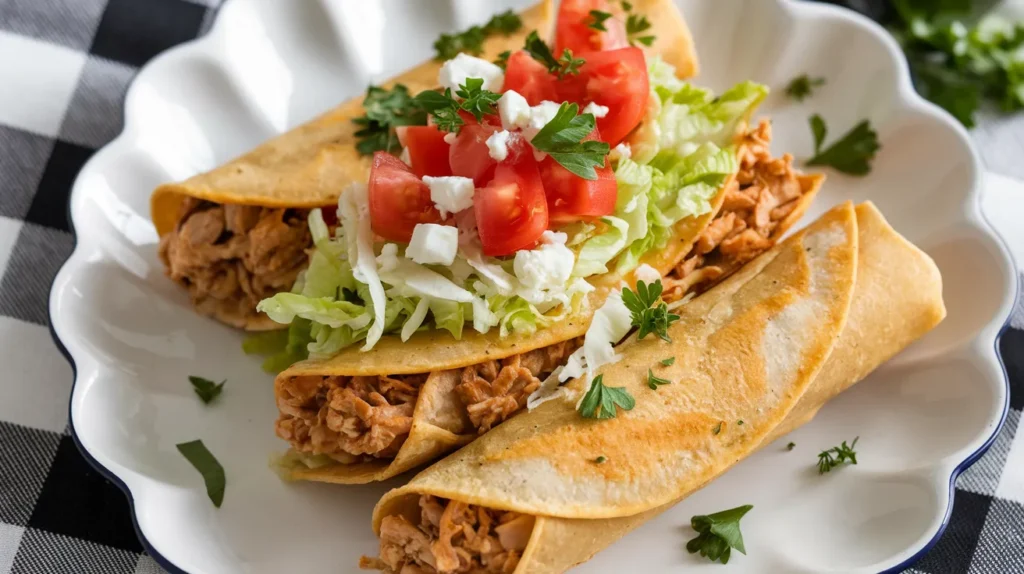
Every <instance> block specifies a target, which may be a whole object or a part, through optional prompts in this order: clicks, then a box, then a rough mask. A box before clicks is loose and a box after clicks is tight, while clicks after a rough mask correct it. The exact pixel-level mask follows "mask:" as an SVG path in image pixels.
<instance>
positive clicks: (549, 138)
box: [530, 102, 611, 181]
mask: <svg viewBox="0 0 1024 574" xmlns="http://www.w3.org/2000/svg"><path fill="white" fill-rule="evenodd" d="M578 111H579V106H578V105H576V104H573V103H569V102H564V103H563V104H562V105H561V106H559V108H558V112H557V113H555V117H554V118H552V119H551V121H550V122H548V123H547V125H545V126H544V127H543V128H541V130H540V131H539V132H537V135H535V136H533V140H531V141H530V143H531V144H533V147H534V149H536V150H537V151H542V152H544V153H546V154H548V155H549V156H551V159H553V160H555V161H556V162H558V163H559V165H561V166H562V167H564V168H565V169H567V170H569V171H571V172H572V173H574V174H576V175H578V176H580V177H582V178H583V179H587V180H590V181H594V180H596V179H597V170H596V169H595V168H596V167H598V166H600V167H604V165H605V163H606V161H607V156H608V152H609V151H611V149H610V148H609V146H608V144H607V143H605V142H602V141H593V140H590V141H582V140H583V138H585V137H587V136H588V135H590V133H591V132H593V131H594V127H595V126H596V125H597V120H596V119H595V118H594V114H581V115H576V113H577V112H578Z"/></svg>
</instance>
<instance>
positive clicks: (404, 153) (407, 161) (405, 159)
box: [398, 147, 412, 167]
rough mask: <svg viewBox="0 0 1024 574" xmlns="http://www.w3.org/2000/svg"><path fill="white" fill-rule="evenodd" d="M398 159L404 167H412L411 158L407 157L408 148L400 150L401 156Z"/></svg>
mask: <svg viewBox="0 0 1024 574" xmlns="http://www.w3.org/2000/svg"><path fill="white" fill-rule="evenodd" d="M398 159H400V160H402V161H403V162H405V165H407V166H409V167H412V156H410V155H409V148H407V147H403V148H402V155H400V156H398Z"/></svg>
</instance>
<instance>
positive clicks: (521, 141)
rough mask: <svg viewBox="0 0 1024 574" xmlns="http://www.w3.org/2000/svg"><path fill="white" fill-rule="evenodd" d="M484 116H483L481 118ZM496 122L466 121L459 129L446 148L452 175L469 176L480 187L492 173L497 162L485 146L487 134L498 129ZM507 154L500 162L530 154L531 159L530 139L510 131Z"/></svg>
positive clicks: (488, 135) (516, 160)
mask: <svg viewBox="0 0 1024 574" xmlns="http://www.w3.org/2000/svg"><path fill="white" fill-rule="evenodd" d="M484 119H485V120H486V119H487V118H486V117H485V118H484ZM500 130H501V128H500V127H499V126H492V125H480V124H476V123H467V124H466V125H464V126H462V129H460V130H459V135H458V136H456V138H455V143H453V144H452V145H451V148H450V149H449V152H448V163H449V165H450V166H451V170H452V173H453V174H454V175H460V176H462V177H468V178H471V179H472V180H473V182H474V183H476V185H477V187H482V186H483V185H484V184H485V183H487V182H488V181H490V179H491V177H492V176H493V175H494V167H495V166H496V165H498V162H497V161H496V160H495V159H494V158H492V157H491V151H490V149H488V147H487V138H489V137H491V134H493V133H494V132H497V131H500ZM506 147H507V148H508V155H507V157H506V158H505V159H504V160H503V161H502V163H518V162H519V161H520V158H521V157H525V156H527V155H528V156H529V157H530V160H531V161H532V160H533V152H532V150H531V148H530V145H529V143H528V142H527V141H526V139H525V138H524V137H523V136H522V134H520V133H519V132H512V133H511V134H509V139H508V143H507V144H506Z"/></svg>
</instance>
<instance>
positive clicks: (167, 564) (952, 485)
mask: <svg viewBox="0 0 1024 574" xmlns="http://www.w3.org/2000/svg"><path fill="white" fill-rule="evenodd" d="M784 3H785V2H784ZM816 5H817V6H818V7H819V8H821V9H825V10H837V11H841V12H844V13H846V14H847V15H853V17H854V18H855V19H857V20H860V21H861V23H864V24H867V25H868V26H869V27H879V24H878V23H877V22H875V21H874V20H871V19H870V18H868V17H867V16H864V15H863V14H860V13H859V12H856V11H854V10H849V9H844V8H840V7H837V6H834V5H829V4H816ZM218 12H219V9H218ZM211 29H212V27H211ZM201 38H202V37H199V38H195V39H193V40H190V41H188V42H183V43H182V44H179V45H178V46H175V47H173V48H171V49H169V50H167V51H168V52H169V51H173V50H176V49H179V48H183V47H185V46H188V45H190V44H192V43H194V42H196V41H198V40H200V39H201ZM165 53H166V52H165ZM900 63H901V65H902V66H903V67H905V68H906V67H909V65H908V64H907V61H906V58H905V57H903V55H902V53H901V55H900ZM148 65H149V64H148V63H147V64H146V66H148ZM146 66H143V67H146ZM141 71H142V69H141V68H140V70H139V72H137V73H136V74H135V77H133V78H132V79H131V81H130V82H129V85H128V87H127V89H126V91H125V93H126V94H127V93H128V92H129V91H130V90H131V88H132V85H133V84H134V83H135V80H136V79H137V78H138V77H139V74H140V73H141ZM915 94H916V92H915ZM917 97H918V98H920V99H921V100H922V101H924V102H925V103H928V104H930V102H927V100H924V98H922V97H921V96H920V95H917ZM931 105H932V106H933V107H936V109H938V108H937V106H934V104H931ZM940 113H942V114H943V115H947V116H948V113H947V112H945V111H944V110H940ZM122 115H123V114H122ZM115 139H116V138H115ZM972 145H973V144H972ZM97 151H99V150H97ZM975 157H977V159H979V160H980V157H978V156H977V153H976V152H975ZM90 161H91V158H90ZM86 165H88V162H86ZM978 166H979V167H981V162H980V161H979V162H978ZM84 168H85V166H83V167H82V169H84ZM982 169H983V168H982ZM982 178H983V175H982V174H981V173H979V174H978V176H977V178H976V182H975V184H976V185H980V184H981V182H982ZM75 183H77V175H76V178H75ZM72 189H74V184H72ZM977 201H978V202H979V205H978V212H979V215H980V217H981V219H982V221H983V223H984V225H985V227H987V228H988V230H989V231H991V232H992V236H993V237H994V238H995V240H996V241H997V242H998V243H999V244H1000V245H1001V246H1002V247H1003V250H1004V251H1005V252H1006V253H1007V254H1008V253H1009V251H1008V250H1007V249H1006V245H1005V240H1004V239H1003V237H1002V236H1001V235H1000V234H999V233H998V232H996V230H995V228H994V227H993V226H992V224H991V223H990V222H989V221H988V219H987V218H986V217H985V215H984V213H983V212H982V211H981V206H980V194H979V196H978V199H977ZM65 217H67V220H68V226H69V229H70V231H71V235H72V238H73V239H74V247H75V248H77V247H78V234H77V232H76V230H75V222H74V220H73V219H72V217H71V197H69V198H68V203H67V205H66V206H65ZM73 253H74V249H73V250H72V254H73ZM61 268H63V264H62V265H61ZM1010 271H1011V273H1012V274H1013V275H1014V288H1013V290H1014V295H1013V305H1011V307H1010V308H1011V310H1012V309H1013V307H1014V306H1016V303H1017V302H1018V300H1019V298H1020V296H1021V292H1020V291H1021V289H1020V278H1019V277H1020V276H1019V272H1018V270H1017V268H1016V261H1014V260H1013V259H1012V257H1011V258H1010ZM59 273H60V270H58V272H57V274H59ZM57 274H55V275H54V281H52V282H51V283H50V289H49V291H48V293H51V294H52V292H53V283H54V282H55V281H56V275H57ZM50 312H51V309H50V304H49V298H48V299H47V305H46V319H47V328H48V330H49V331H50V337H51V338H52V339H53V342H54V344H55V345H56V346H57V349H58V350H59V351H60V353H61V354H62V355H64V358H65V359H66V360H67V361H68V364H70V365H71V371H72V377H73V378H72V381H71V396H70V397H69V398H68V430H69V432H70V434H71V438H72V440H73V441H74V443H75V447H77V448H78V452H79V453H81V454H82V457H83V458H84V459H85V460H86V461H87V462H88V463H89V465H90V466H92V467H93V468H94V469H96V471H97V472H99V473H100V474H102V475H103V476H104V477H105V478H106V479H107V480H109V481H110V482H112V483H114V484H115V485H116V486H117V487H118V488H119V489H121V491H122V492H124V494H125V496H127V497H128V506H129V508H130V510H131V517H132V528H134V529H135V536H136V537H137V538H138V539H139V542H140V543H141V544H142V547H143V549H144V550H145V551H146V554H148V555H149V556H150V558H152V559H153V560H154V561H155V562H156V563H157V564H159V565H160V567H161V568H163V569H165V570H167V571H168V572H170V573H171V574H189V573H188V572H187V571H186V570H184V569H182V568H181V567H179V566H177V565H176V564H174V563H173V562H171V561H170V560H169V559H167V558H166V557H165V556H163V555H162V554H160V553H159V552H158V551H157V550H156V548H155V547H154V546H153V544H152V543H151V542H150V541H149V540H148V539H147V538H146V536H145V535H144V534H143V533H142V529H141V528H139V520H138V514H137V513H136V512H135V499H134V497H133V495H132V491H131V489H130V488H128V485H127V484H125V482H124V481H122V480H121V479H120V477H118V476H117V475H116V474H115V473H114V472H113V471H111V470H110V469H109V468H107V467H105V466H103V465H102V464H101V463H100V462H99V461H98V460H96V459H95V458H94V457H93V456H92V454H90V453H89V451H88V450H87V449H86V448H85V447H84V446H83V445H82V441H81V439H79V438H78V433H77V431H76V430H75V422H74V418H73V417H72V415H71V404H72V400H73V397H74V394H75V386H76V384H77V382H78V366H77V365H76V364H75V360H74V358H73V357H72V356H71V353H69V352H68V350H67V347H65V346H64V342H63V341H61V339H60V337H59V336H58V335H57V332H56V331H55V330H54V328H53V320H52V317H51V315H50ZM1009 328H1010V315H1009V314H1008V315H1007V317H1006V319H1005V320H1004V321H1003V325H1002V327H1000V329H999V332H998V333H997V334H996V336H995V338H994V340H993V352H994V353H995V356H996V361H997V362H998V364H999V367H1000V369H1001V370H1002V373H1003V385H1004V386H1005V387H1006V399H1005V400H1004V402H1003V412H1002V414H1001V415H1000V417H999V422H998V423H997V424H996V426H995V429H993V431H992V434H991V435H990V436H989V437H988V438H987V439H986V440H985V442H984V443H982V445H981V446H980V447H978V449H977V450H975V451H974V452H973V453H971V454H970V455H968V456H967V458H965V459H964V460H963V461H961V462H960V464H958V465H957V466H956V467H955V468H954V469H953V472H952V473H951V474H950V477H949V503H948V504H947V505H946V513H945V516H943V518H942V522H941V523H940V524H939V528H938V530H936V532H935V535H934V536H932V538H931V540H929V541H928V542H927V543H926V544H925V545H924V546H923V547H921V549H920V550H918V551H917V552H916V553H914V555H913V556H910V557H909V558H907V559H906V560H904V561H903V562H901V563H900V564H897V565H896V566H894V567H892V568H889V569H887V570H883V571H881V572H880V573H879V574H890V573H897V572H901V571H903V570H905V569H907V568H909V567H910V566H912V565H913V564H914V563H916V562H917V561H918V560H920V559H921V558H922V557H923V556H924V555H925V554H926V553H927V552H928V551H930V550H931V549H932V548H934V547H935V545H936V544H938V542H939V540H940V539H941V538H942V535H943V534H944V533H945V531H946V528H947V527H948V526H949V523H950V519H951V518H952V515H953V499H954V495H955V491H956V480H957V478H958V477H959V476H960V475H961V474H962V473H963V472H964V471H966V470H967V469H968V468H970V467H971V465H973V464H974V463H975V462H977V460H978V459H979V458H981V457H982V455H984V454H985V452H986V451H988V449H989V448H990V447H991V446H992V444H993V443H994V442H995V440H996V438H997V437H998V436H999V433H1000V432H1001V431H1002V430H1003V426H1004V425H1005V424H1006V417H1007V415H1008V414H1009V408H1010V379H1009V374H1008V373H1007V371H1006V364H1005V363H1004V362H1003V357H1002V354H1001V353H1000V352H999V342H1000V340H1002V337H1003V334H1004V333H1005V332H1006V331H1007V329H1009Z"/></svg>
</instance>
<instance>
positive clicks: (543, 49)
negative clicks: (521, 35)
mask: <svg viewBox="0 0 1024 574" xmlns="http://www.w3.org/2000/svg"><path fill="white" fill-rule="evenodd" d="M523 49H524V50H526V53H527V54H529V55H530V57H531V58H533V59H534V60H537V61H538V62H540V63H541V64H544V67H545V68H547V69H548V72H550V73H552V74H556V75H558V78H559V79H562V78H564V77H566V76H574V75H576V74H578V73H579V72H580V66H582V65H583V64H585V63H586V60H584V59H583V58H573V57H572V50H570V49H568V48H566V49H564V50H562V55H561V56H560V57H558V58H556V57H555V55H554V54H553V53H552V52H551V47H550V46H548V45H547V42H545V41H544V40H541V39H540V36H538V35H537V31H536V30H534V31H532V32H530V33H529V34H528V35H527V36H526V42H525V43H524V44H523Z"/></svg>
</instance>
